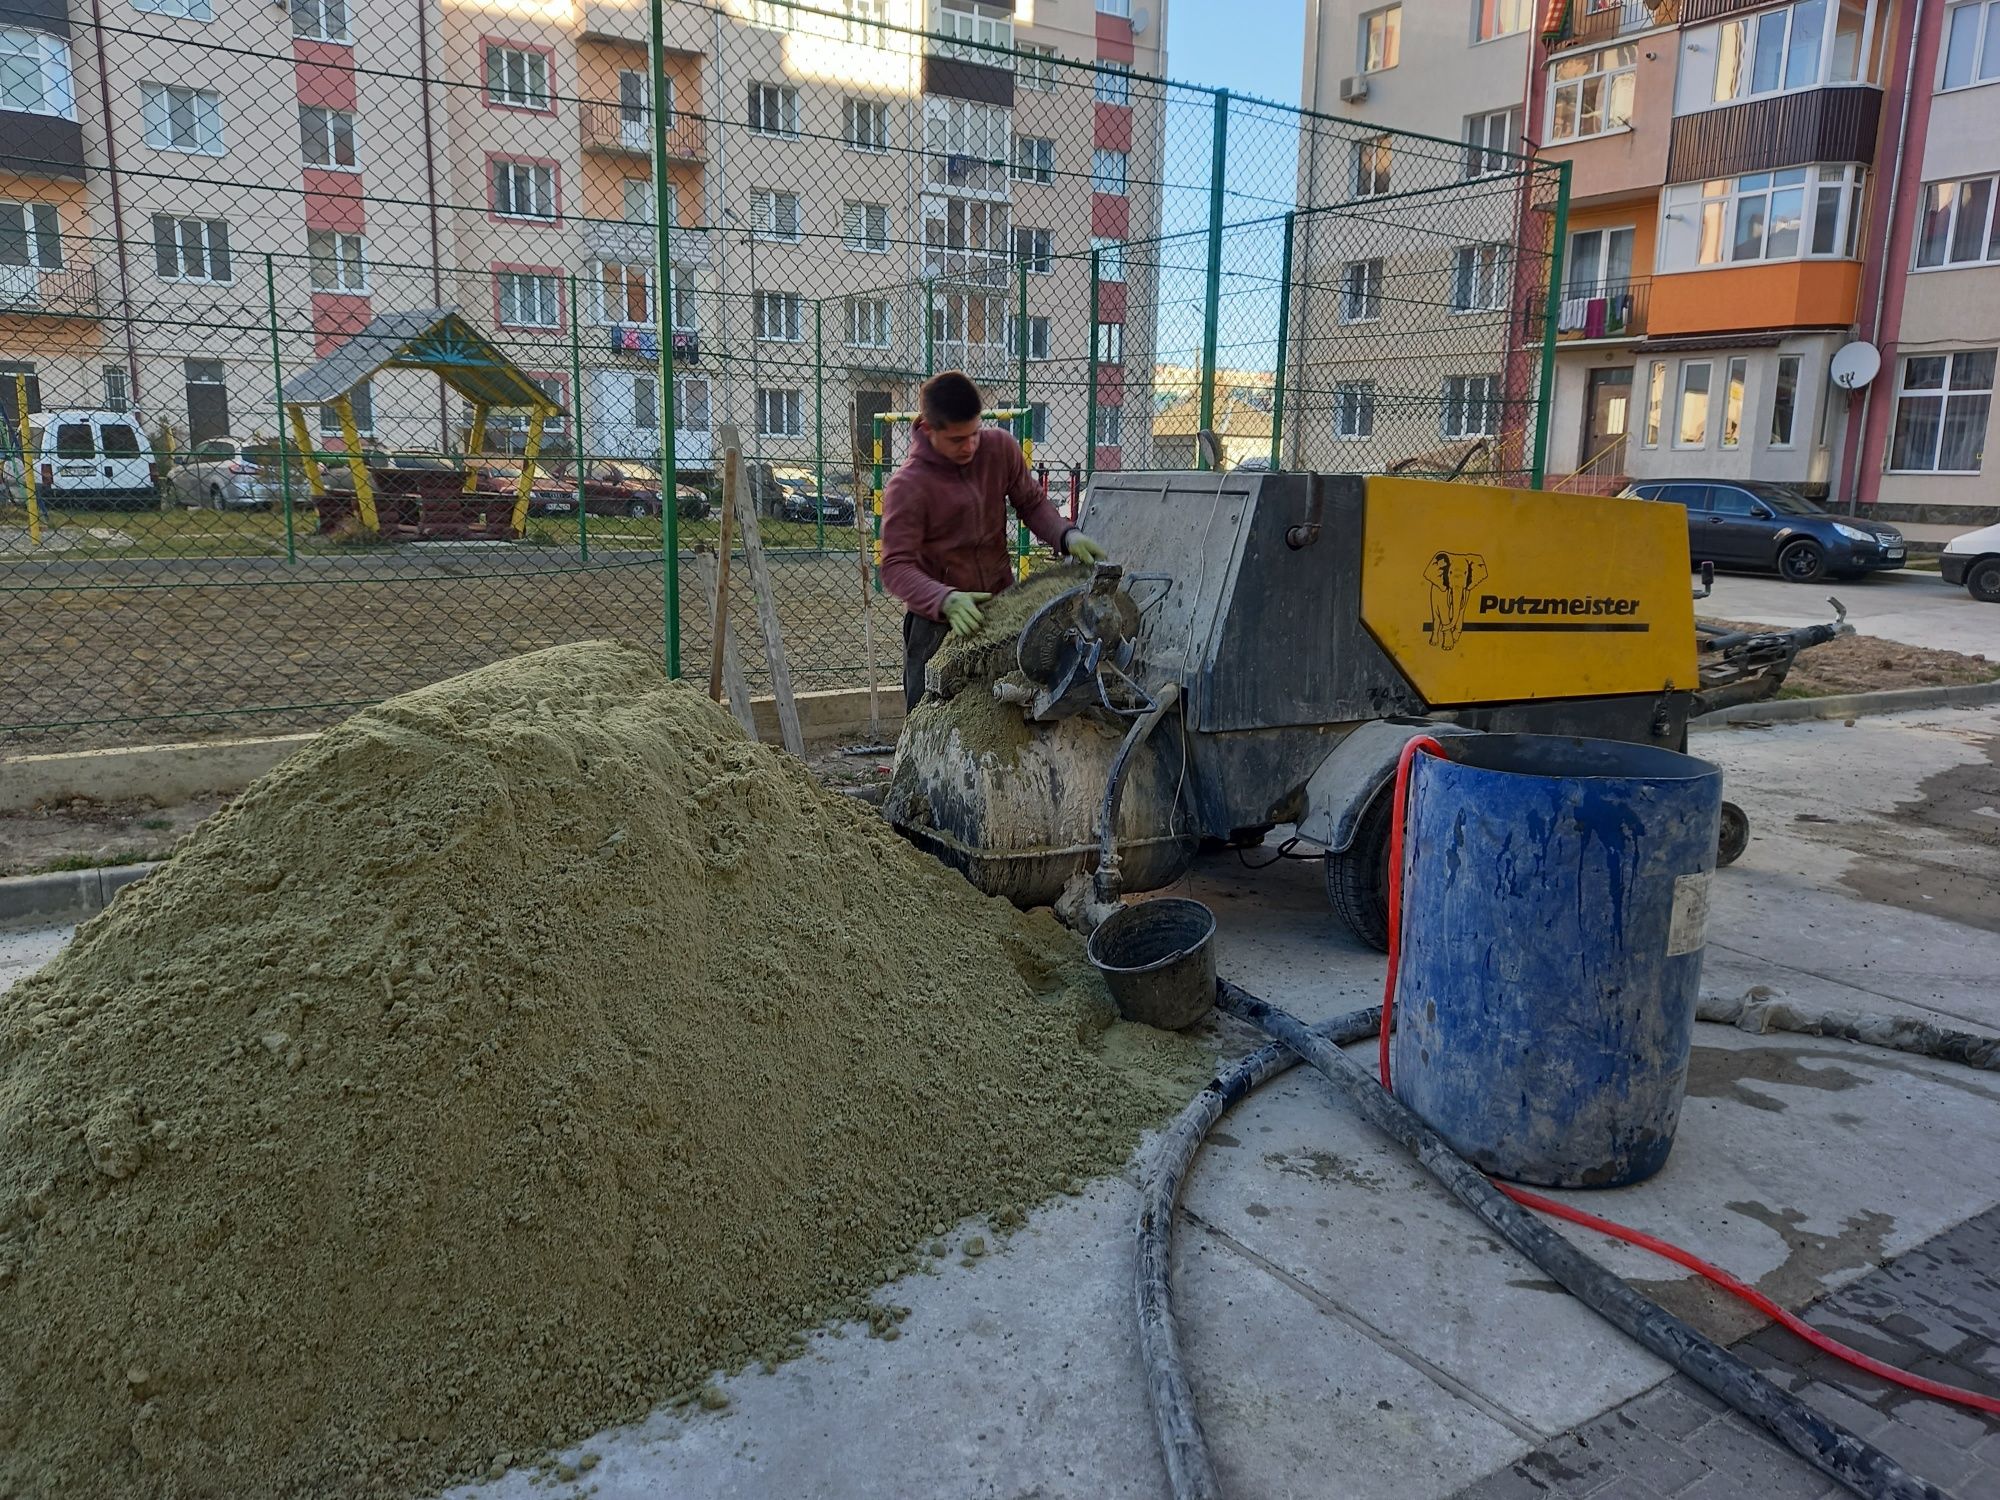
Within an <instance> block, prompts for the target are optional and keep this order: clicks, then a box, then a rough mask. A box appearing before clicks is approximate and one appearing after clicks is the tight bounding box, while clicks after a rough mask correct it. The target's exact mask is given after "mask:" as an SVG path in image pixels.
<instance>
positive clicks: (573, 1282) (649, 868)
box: [0, 643, 1201, 1497]
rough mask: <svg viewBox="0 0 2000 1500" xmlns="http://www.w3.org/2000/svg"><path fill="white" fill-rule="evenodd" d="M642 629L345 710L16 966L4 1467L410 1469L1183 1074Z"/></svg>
mask: <svg viewBox="0 0 2000 1500" xmlns="http://www.w3.org/2000/svg"><path fill="white" fill-rule="evenodd" d="M1108 1020H1109V1007H1108V1003H1107V1001H1106V1000H1105V998H1104V996H1103V994H1102V991H1101V989H1100V987H1099V986H1098V984H1097V982H1096V980H1095V977H1094V976H1093V975H1091V974H1090V973H1089V972H1088V969H1087V966H1085V965H1084V963H1083V960H1082V952H1081V947H1080V944H1079V943H1078V941H1077V940H1076V939H1075V938H1074V937H1073V936H1072V935H1071V934H1069V933H1068V932H1066V931H1064V930H1063V929H1061V928H1059V927H1058V926H1056V924H1055V923H1054V922H1053V921H1052V920H1050V919H1049V918H1047V917H1045V916H1024V915H1021V914H1019V913H1017V912H1015V911H1014V910H1013V909H1012V908H1011V907H1009V906H1007V905H1006V904H1005V903H1004V902H1001V901H997V900H992V899H989V898H987V897H984V896H981V895H980V894H978V893H977V892H976V891H974V890H973V889H972V888H971V887H970V886H969V885H967V884H966V883H965V882H964V881H963V880H961V879H959V878H958V877H957V876H956V875H953V874H951V873H949V872H947V871H946V870H944V869H943V868H942V867H941V866H939V865H937V864H936V863H935V862H933V861H931V860H929V859H928V858H926V857H924V856H922V855H919V854H917V853H916V852H915V851H913V850H912V849H910V848H909V847H908V846H906V845H905V844H904V843H903V842H902V841H901V840H899V839H898V838H897V837H896V836H895V835H894V834H892V833H891V832H890V831H889V830H888V829H887V828H886V827H885V826H883V825H882V824H881V823H880V822H878V821H877V820H876V819H875V818H874V817H873V816H872V815H871V814H869V813H868V812H867V811H866V810H865V809H864V808H862V807H859V806H857V805H856V804H855V803H854V802H853V801H851V800H850V799H848V798H845V797H841V796H838V795H835V794H830V793H828V792H825V791H824V790H823V789H821V788H820V787H819V786H817V785H816V784H815V783H814V782H813V780H812V778H811V777H810V775H809V774H808V773H807V772H806V771H805V769H804V768H803V767H802V766H799V765H798V764H796V763H795V762H792V761H790V760H788V759H786V758H785V757H783V756H780V755H778V754H776V753H775V752H773V751H770V750H767V749H764V748H761V747H758V746H755V745H752V744H749V743H747V742H746V741H744V740H743V738H742V737H741V735H740V733H739V731H738V730H737V729H736V727H735V726H734V724H733V723H732V722H731V721H730V720H729V719H728V717H727V716H726V715H725V714H723V713H722V712H720V711H719V710H718V709H716V708H715V707H714V706H713V705H711V704H709V703H708V702H707V701H706V700H705V699H703V698H702V697H700V696H699V695H698V694H696V693H694V692H692V691H690V690H689V689H687V688H685V687H682V686H679V685H670V684H668V683H666V682H665V681H664V680H663V679H662V678H661V676H660V674H659V672H658V669H657V668H656V667H655V666H654V665H653V663H652V660H651V659H650V657H649V656H647V655H646V654H644V653H641V652H639V651H635V650H630V649H626V648H621V647H616V646H611V645H608V644H603V643H596V644H586V645H580V646H566V647H559V648H555V649H552V650H548V651H543V652H538V653H536V654H534V655H532V656H527V657H523V658H520V659H518V660H516V661H513V662H508V663H503V664H501V665H499V666H495V667H491V668H487V669H484V670H482V671H479V672H474V673H471V674H469V675H467V676H465V677H462V678H457V679H454V680H452V681H450V682H447V683H443V684H440V685H438V686H436V687H433V688H428V689H425V690H422V691H420V692H416V693H412V694H409V695H407V696H405V697H403V698H399V699H395V700H392V701H391V702H389V703H386V704H384V705H382V706H381V707H379V708H377V709H374V710H370V711H368V712H366V713H363V714H360V715H358V716H357V717H355V718H354V719H352V720H350V721H349V722H348V723H347V724H345V725H343V726H341V727H340V728H338V729H336V730H333V731H330V732H329V733H327V734H326V735H324V736H322V737H321V738H320V739H319V740H317V741H315V742H314V743H313V744H312V745H311V746H309V747H308V748H307V749H305V750H304V751H302V752H301V753H300V754H299V755H298V756H296V757H295V758H294V759H292V760H291V761H289V762H287V763H286V764H285V765H283V766H281V767H280V768H278V769H277V770H276V771H274V772H272V773H271V774H270V775H269V776H267V777H265V778H264V779H263V780H262V781H260V782H258V783H257V784H256V785H255V786H253V787H251V788H250V789H249V790H248V791H247V792H245V793H244V794H243V795H242V796H241V797H240V798H239V799H238V800H237V801H236V802H235V803H234V804H233V805H231V806H230V807H229V808H228V809H227V810H226V811H224V812H223V813H221V814H220V815H218V816H217V817H216V818H215V819H214V820H213V821H212V822H210V823H209V824H208V825H206V826H205V827H203V828H202V829H201V830H200V831H199V832H197V833H196V834H195V835H193V836H192V837H191V838H190V839H189V840H188V841H187V842H186V843H185V844H184V846H183V847H182V848H181V850H180V851H179V853H178V854H177V855H176V857H175V859H174V860H173V862H172V863H170V864H169V865H167V866H166V867H165V868H163V869H162V870H161V871H160V872H159V873H158V874H156V875H155V876H153V878H152V879H151V880H149V881H147V882H146V883H145V884H143V885H141V886H138V887H136V888H134V889H133V890H131V891H128V892H127V893H125V894H124V895H123V896H122V897H121V898H120V899H119V900H118V902H117V903H116V904H115V905H114V906H113V907H112V908H111V909H110V910H109V911H107V912H106V913H105V914H104V915H102V916H100V917H99V918H97V919H96V920H94V921H92V922H90V923H88V924H86V925H85V926H84V927H83V928H82V929H80V930H79V932H78V934H77V937H76V940H75V943H74V945H73V946H72V947H71V948H70V949H69V950H68V951H67V952H66V953H65V954H63V955H62V956H61V957H60V958H58V959H57V960H56V961H55V962H54V963H52V964H51V965H50V966H49V967H48V968H47V969H46V970H44V971H43V972H42V973H41V974H39V975H37V976H34V977H33V978H31V979H28V980H25V981H23V982H22V983H21V984H19V985H18V986H16V987H15V988H14V989H13V990H12V991H10V992H9V993H8V994H7V995H6V996H5V998H4V1000H0V1494H5V1495H14V1494H19V1495H28V1494H35V1495H42V1494H53V1493H74V1494H78V1495H86V1494H87V1495H107V1496H108V1495H141V1496H161V1497H182V1496H231V1497H236V1496H248V1495H257V1496H267V1495H270V1496H284V1495H306V1494H313V1495H327V1494H338V1495H342V1496H348V1495H365V1494H392V1495H393V1494H408V1493H414V1492H419V1491H422V1490H425V1489H428V1488H432V1487H435V1486H437V1485H439V1484H441V1483H443V1482H445V1481H447V1480H449V1479H452V1478H455V1477H462V1476H467V1475H472V1474H477V1473H481V1472H485V1471H486V1470H488V1469H489V1468H490V1467H491V1465H492V1464H493V1463H494V1462H495V1459H496V1457H497V1456H499V1455H502V1454H509V1455H525V1454H528V1453H532V1452H535V1451H537V1450H540V1449H543V1448H546V1447H550V1446H553V1445H559V1444H562V1443H566V1442H569V1441H573V1440H575V1439H577V1438H580V1437H583V1436H585V1435H587V1434H589V1433H592V1432H594V1431H597V1430H599V1429H600V1428H602V1427H605V1426H607V1425H610V1424H613V1423H617V1422H620V1421H624V1420H627V1419H631V1418H635V1417H637V1416H639V1415H641V1414H642V1413H644V1412H645V1411H647V1410H648V1409H650V1408H651V1407H652V1406H654V1405H655V1404H657V1403H658V1402H660V1401H661V1400H664V1399H667V1398H670V1397H673V1396H674V1395H676V1394H677V1393H683V1392H687V1391H690V1390H693V1389H695V1388H696V1387H698V1386H699V1385H700V1384H701V1383H702V1382H703V1381H704V1380H705V1379H706V1377H707V1375H708V1374H709V1373H710V1371H712V1370H713V1369H714V1368H716V1367H717V1366H719V1365H720V1366H729V1365H733V1364H736V1363H740V1362H742V1361H744V1360H746V1359H748V1358H750V1357H753V1356H756V1355H760V1354H775V1353H779V1352H782V1351H783V1350H784V1349H785V1348H786V1347H787V1346H788V1345H789V1344H790V1343H792V1342H793V1341H794V1340H795V1339H796V1336H797V1334H798V1332H799V1331H800V1330H802V1329H805V1328H808V1327H811V1326H813V1325H815V1324H817V1323H819V1322H821V1321H823V1320H825V1319H827V1318H829V1317H833V1316H838V1315H845V1314H854V1313H856V1312H857V1311H860V1310H861V1309H862V1304H863V1303H864V1301H865V1299H866V1298H867V1296H868V1294H869V1292H870V1291H871V1290H872V1289H873V1288H874V1287H875V1286H876V1285H877V1284H878V1283H879V1282H880V1281H881V1280H882V1279H884V1278H885V1277H887V1276H889V1275H891V1274H893V1273H894V1272H895V1271H896V1270H898V1269H899V1268H901V1267H903V1266H906V1265H908V1264H910V1263H912V1259H913V1257H914V1256H915V1254H916V1253H917V1252H919V1251H920V1250H921V1249H922V1248H923V1246H924V1245H925V1243H926V1242H928V1240H929V1239H930V1238H931V1237H932V1235H933V1233H934V1232H935V1231H936V1230H937V1229H938V1228H940V1227H941V1226H948V1225H950V1224H953V1223H955V1222H957V1221H958V1220H960V1219H962V1218H964V1217H966V1216H968V1215H974V1214H982V1213H992V1214H995V1215H1001V1214H1003V1212H1004V1211H1008V1210H1014V1211H1018V1210H1020V1209H1024V1208H1026V1207H1027V1206H1029V1205H1030V1204H1032V1203H1034V1202H1035V1201H1037V1200H1039V1199H1041V1198H1043V1197H1045V1196H1046V1195H1048V1194H1049V1193H1051V1192H1052V1191H1054V1190H1056V1189H1058V1188H1059V1187H1061V1186H1063V1185H1064V1184H1065V1183H1066V1182H1068V1181H1070V1180H1072V1179H1075V1178H1080V1177H1083V1176H1087V1175H1091V1174H1096V1173H1101V1172H1106V1171H1109V1170H1113V1169H1115V1168H1116V1167H1117V1166H1119V1165H1120V1164H1121V1163H1122V1162H1123V1161H1124V1160H1125V1158H1126V1156H1127V1154H1128V1153H1129V1151H1130V1149H1131V1146H1132V1144H1133V1142H1134V1140H1135V1138H1136V1136H1137V1134H1138V1131H1139V1130H1140V1128H1141V1127H1142V1126H1143V1125H1144V1124H1146V1123H1148V1122H1149V1121H1151V1120H1153V1119H1156V1118H1159V1117H1161V1116H1162V1115H1164V1113H1165V1112H1166V1111H1167V1110H1169V1109H1170V1108H1171V1107H1173V1106H1174V1105H1176V1104H1178V1103H1179V1102H1180V1100H1181V1099H1182V1098H1183V1097H1184V1095H1185V1093H1186V1092H1187V1090H1188V1089H1189V1088H1190V1087H1191V1086H1192V1084H1193V1083H1194V1082H1196V1081H1198V1076H1199V1073H1200V1071H1201V1065H1200V1061H1199V1059H1198V1058H1196V1059H1190V1064H1189V1071H1188V1072H1187V1073H1183V1074H1182V1075H1181V1076H1178V1077H1177V1076H1174V1075H1175V1073H1176V1069H1175V1068H1174V1067H1173V1066H1171V1060H1169V1063H1168V1065H1165V1066H1163V1065H1162V1063H1161V1059H1160V1056H1159V1051H1158V1049H1159V1046H1160V1045H1161V1044H1160V1043H1158V1042H1157V1041H1151V1040H1149V1044H1148V1045H1147V1046H1144V1047H1134V1048H1127V1047H1124V1046H1122V1045H1121V1046H1120V1047H1118V1048H1115V1049H1113V1052H1117V1053H1125V1052H1133V1053H1136V1054H1138V1055H1139V1056H1140V1057H1142V1058H1143V1063H1142V1064H1141V1065H1138V1066H1135V1065H1133V1063H1132V1062H1130V1061H1127V1062H1125V1063H1119V1062H1116V1061H1114V1060H1113V1053H1112V1052H1108V1051H1107V1050H1106V1048H1105V1046H1104V1027H1105V1025H1106V1023H1107V1022H1108Z"/></svg>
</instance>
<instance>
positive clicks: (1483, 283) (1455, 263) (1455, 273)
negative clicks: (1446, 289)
mask: <svg viewBox="0 0 2000 1500" xmlns="http://www.w3.org/2000/svg"><path fill="white" fill-rule="evenodd" d="M1507 273H1508V257H1507V247H1506V246H1505V245H1500V244H1487V245H1460V246H1459V247H1458V248H1457V249H1456V250H1455V251H1453V252H1452V259H1451V310H1452V311H1453V312H1481V311H1487V310H1490V309H1493V308H1499V307H1505V306H1506V305H1507Z"/></svg>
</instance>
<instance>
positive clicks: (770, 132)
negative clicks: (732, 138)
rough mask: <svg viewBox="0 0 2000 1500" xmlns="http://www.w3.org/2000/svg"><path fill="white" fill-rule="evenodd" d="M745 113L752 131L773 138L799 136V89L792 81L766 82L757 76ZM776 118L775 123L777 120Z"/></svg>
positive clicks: (793, 139) (752, 81) (789, 138)
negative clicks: (790, 82)
mask: <svg viewBox="0 0 2000 1500" xmlns="http://www.w3.org/2000/svg"><path fill="white" fill-rule="evenodd" d="M749 88H750V92H749V93H748V94H747V95H746V96H745V97H746V101H747V102H746V106H745V109H744V115H745V118H746V120H747V121H748V124H749V127H750V133H751V134H752V135H761V136H768V137H770V138H771V139H773V140H780V141H795V140H797V139H798V138H799V91H798V89H797V87H796V86H794V85H792V84H789V83H766V82H764V81H762V80H761V79H753V80H751V82H750V85H749ZM774 121H775V123H774Z"/></svg>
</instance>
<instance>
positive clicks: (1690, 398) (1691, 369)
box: [1674, 359, 1715, 448]
mask: <svg viewBox="0 0 2000 1500" xmlns="http://www.w3.org/2000/svg"><path fill="white" fill-rule="evenodd" d="M1714 373H1715V369H1714V366H1712V365H1711V364H1709V362H1708V361H1707V360H1705V359H1700V360H1697V359H1684V360H1682V361H1681V393H1680V400H1679V402H1678V403H1677V404H1676V412H1677V415H1676V417H1675V421H1674V446H1675V447H1676V448H1703V447H1706V446H1707V445H1708V383H1709V379H1710V377H1711V376H1713V375H1714Z"/></svg>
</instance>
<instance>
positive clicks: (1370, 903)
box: [1326, 788, 1394, 953]
mask: <svg viewBox="0 0 2000 1500" xmlns="http://www.w3.org/2000/svg"><path fill="white" fill-rule="evenodd" d="M1393 800H1394V799H1393V798H1392V797H1391V796H1390V795H1389V793H1388V790H1387V789H1386V788H1384V790H1383V792H1382V794H1381V795H1380V796H1378V797H1376V799H1375V801H1374V802H1373V803H1372V804H1371V805H1370V807H1369V809H1368V811H1367V812H1365V813H1363V814H1362V815H1361V822H1360V823H1359V825H1358V826H1356V828H1355V830H1354V842H1353V843H1351V844H1349V845H1348V846H1347V848H1346V850H1345V851H1344V852H1341V853H1338V854H1336V853H1334V852H1333V851H1332V850H1328V851H1327V856H1326V899H1327V900H1328V901H1330V902H1332V903H1333V910H1334V915H1336V916H1338V917H1339V918H1340V920H1341V921H1343V922H1345V923H1346V924H1347V927H1348V930H1349V931H1351V932H1352V933H1353V934H1354V935H1355V936H1356V937H1358V938H1360V939H1361V941H1362V942H1364V943H1366V944H1367V945H1368V946H1369V947H1371V948H1373V949H1374V950H1375V951H1376V952H1378V953H1387V952H1388V951H1389V804H1390V802H1391V801H1393Z"/></svg>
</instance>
